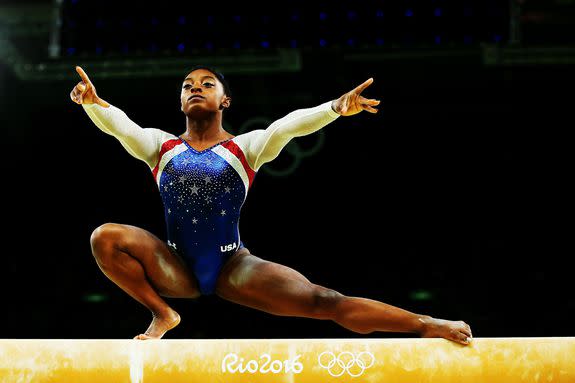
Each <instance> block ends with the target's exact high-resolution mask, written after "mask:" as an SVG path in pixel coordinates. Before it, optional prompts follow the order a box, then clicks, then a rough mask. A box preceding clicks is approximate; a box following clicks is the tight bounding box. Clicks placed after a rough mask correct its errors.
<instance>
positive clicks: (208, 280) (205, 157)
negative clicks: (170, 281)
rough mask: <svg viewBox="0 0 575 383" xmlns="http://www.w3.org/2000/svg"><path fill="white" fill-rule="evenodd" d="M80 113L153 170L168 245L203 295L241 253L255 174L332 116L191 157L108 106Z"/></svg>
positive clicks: (298, 115) (318, 110)
mask: <svg viewBox="0 0 575 383" xmlns="http://www.w3.org/2000/svg"><path fill="white" fill-rule="evenodd" d="M83 107H84V110H85V111H86V113H87V114H88V116H90V118H91V119H92V121H93V122H94V123H95V124H96V126H98V127H99V128H100V129H101V130H102V131H104V132H106V133H108V134H111V135H113V136H115V137H116V138H117V139H118V140H119V141H120V143H121V144H122V145H123V146H124V148H126V150H127V151H128V152H129V153H130V154H132V155H133V156H134V157H136V158H138V159H141V160H143V161H144V162H146V163H147V164H148V166H149V167H150V169H151V170H152V174H153V176H154V179H155V180H156V183H157V184H158V188H159V190H160V195H161V196H162V201H163V204H164V210H165V217H166V226H167V234H168V245H169V246H170V247H171V248H172V249H173V250H174V251H176V252H177V253H178V254H179V255H180V256H181V257H182V259H183V260H184V261H185V262H186V263H187V265H188V266H189V267H190V269H191V270H192V271H193V273H194V275H195V277H196V279H197V281H198V285H199V287H200V291H201V292H202V293H203V294H211V293H213V292H214V289H215V286H216V281H217V278H218V275H219V273H220V270H221V268H222V267H223V265H224V264H225V262H226V261H227V260H228V259H229V258H230V257H231V256H232V255H233V254H234V253H235V252H236V251H237V250H238V249H240V248H242V247H243V244H242V242H241V240H240V233H239V219H240V211H241V207H242V205H243V203H244V201H245V199H246V196H247V193H248V190H249V188H250V186H251V184H252V182H253V179H254V176H255V174H256V172H257V170H258V169H259V168H260V166H261V165H263V164H264V163H266V162H269V161H271V160H272V159H274V158H275V157H277V155H278V154H279V152H280V151H281V149H282V148H283V147H284V146H285V145H287V143H288V142H289V141H290V140H291V139H292V138H293V137H298V136H302V135H306V134H310V133H312V132H314V131H316V130H318V129H320V128H322V127H323V126H325V125H327V124H328V123H330V122H331V121H333V120H335V118H337V117H338V116H339V115H338V114H337V113H335V112H334V111H333V110H332V109H331V102H327V103H324V104H322V105H320V106H317V107H315V108H309V109H300V110H296V111H294V112H292V113H290V114H288V115H287V116H285V117H284V118H282V119H280V120H277V121H275V122H274V123H272V124H271V125H270V126H269V127H268V128H267V129H262V130H254V131H251V132H248V133H245V134H241V135H238V136H236V137H233V138H231V139H229V140H226V141H224V142H220V143H218V144H217V145H214V146H212V147H211V148H207V149H205V150H202V151H198V150H196V149H194V148H193V147H192V146H190V145H189V144H188V143H187V142H186V141H184V140H183V139H181V138H179V137H176V136H174V135H172V134H170V133H167V132H164V131H161V130H158V129H152V128H146V129H142V128H141V127H139V126H138V125H137V124H135V123H134V122H133V121H131V120H130V119H129V118H128V117H127V116H126V114H125V113H124V112H123V111H121V110H120V109H118V108H116V107H114V106H110V107H109V108H104V107H101V106H99V105H97V104H91V105H83Z"/></svg>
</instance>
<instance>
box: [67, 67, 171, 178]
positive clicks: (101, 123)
mask: <svg viewBox="0 0 575 383" xmlns="http://www.w3.org/2000/svg"><path fill="white" fill-rule="evenodd" d="M76 71H77V72H78V74H79V75H80V77H81V78H82V81H81V82H79V83H78V84H77V85H76V86H75V87H74V89H72V92H70V98H71V99H72V101H74V102H75V103H77V104H81V105H82V107H83V108H84V110H85V111H86V113H87V114H88V116H89V117H90V119H91V120H92V121H93V122H94V124H96V126H97V127H98V128H100V130H102V131H103V132H105V133H107V134H110V135H112V136H114V137H116V138H117V139H118V140H119V141H120V143H121V144H122V146H123V147H124V148H125V149H126V150H127V151H128V153H130V154H131V155H132V156H134V157H135V158H137V159H140V160H142V161H144V162H146V163H147V164H148V166H149V167H150V168H153V167H154V166H155V165H156V162H157V161H158V156H159V150H158V149H159V145H160V142H161V139H162V136H164V135H166V134H167V133H164V132H162V131H160V130H158V129H149V128H148V129H142V128H141V127H140V126H139V125H138V124H136V123H135V122H134V121H132V120H131V119H130V118H128V116H127V115H126V113H124V112H123V111H122V110H120V109H118V108H116V107H115V106H113V105H110V104H109V103H108V102H106V101H104V100H102V99H101V98H100V97H98V95H97V94H96V88H95V87H94V84H92V81H90V79H89V78H88V75H87V74H86V73H85V72H84V70H82V68H80V67H76Z"/></svg>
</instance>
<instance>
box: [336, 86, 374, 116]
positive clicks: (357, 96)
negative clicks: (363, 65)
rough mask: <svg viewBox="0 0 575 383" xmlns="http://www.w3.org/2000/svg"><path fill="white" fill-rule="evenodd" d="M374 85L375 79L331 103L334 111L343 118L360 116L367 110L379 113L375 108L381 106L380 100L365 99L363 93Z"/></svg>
mask: <svg viewBox="0 0 575 383" xmlns="http://www.w3.org/2000/svg"><path fill="white" fill-rule="evenodd" d="M372 83H373V78H370V79H368V80H366V81H365V82H364V83H363V84H361V85H359V86H358V87H357V88H355V89H354V90H352V91H350V92H347V93H346V94H344V95H343V96H341V97H340V98H338V99H337V100H333V102H332V103H331V107H332V109H333V110H334V111H335V112H336V113H338V114H340V115H342V116H352V115H354V114H358V113H359V112H361V111H362V110H367V111H368V112H370V113H377V109H376V108H374V106H377V105H379V100H375V99H370V98H365V97H363V96H362V95H361V92H363V91H364V90H365V88H367V87H368V86H370V85H371V84H372Z"/></svg>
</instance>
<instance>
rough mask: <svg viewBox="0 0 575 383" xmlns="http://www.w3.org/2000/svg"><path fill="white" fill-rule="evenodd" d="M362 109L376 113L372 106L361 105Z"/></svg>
mask: <svg viewBox="0 0 575 383" xmlns="http://www.w3.org/2000/svg"><path fill="white" fill-rule="evenodd" d="M362 108H363V110H367V111H368V112H369V113H377V109H375V108H374V107H373V106H369V105H365V104H363V105H362Z"/></svg>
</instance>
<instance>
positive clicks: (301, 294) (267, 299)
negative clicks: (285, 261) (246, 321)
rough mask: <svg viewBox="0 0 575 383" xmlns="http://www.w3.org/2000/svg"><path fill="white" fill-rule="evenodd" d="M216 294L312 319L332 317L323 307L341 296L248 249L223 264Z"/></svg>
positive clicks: (266, 308)
mask: <svg viewBox="0 0 575 383" xmlns="http://www.w3.org/2000/svg"><path fill="white" fill-rule="evenodd" d="M243 250H246V251H243ZM216 294H218V295H219V296H220V297H222V298H224V299H226V300H229V301H231V302H235V303H238V304H241V305H244V306H248V307H252V308H255V309H258V310H262V311H265V312H268V313H271V314H276V315H284V316H303V317H311V318H324V317H327V316H329V315H328V314H327V313H323V312H322V310H321V308H322V307H325V306H326V303H328V302H327V301H330V302H331V301H332V300H334V299H337V298H338V297H339V296H341V294H339V293H337V292H336V291H333V290H330V289H327V288H325V287H322V286H319V285H316V284H314V283H311V282H310V281H309V280H308V279H307V278H306V277H304V276H303V275H302V274H301V273H299V272H298V271H296V270H294V269H292V268H290V267H287V266H284V265H281V264H279V263H274V262H269V261H266V260H263V259H261V258H258V257H256V256H254V255H252V254H250V253H249V251H247V249H242V250H240V251H239V252H238V253H237V254H236V255H235V256H234V257H233V258H231V259H230V262H228V264H226V265H225V266H224V268H223V270H222V273H221V274H220V277H219V278H218V283H217V286H216ZM324 319H325V318H324Z"/></svg>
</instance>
